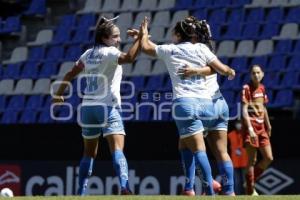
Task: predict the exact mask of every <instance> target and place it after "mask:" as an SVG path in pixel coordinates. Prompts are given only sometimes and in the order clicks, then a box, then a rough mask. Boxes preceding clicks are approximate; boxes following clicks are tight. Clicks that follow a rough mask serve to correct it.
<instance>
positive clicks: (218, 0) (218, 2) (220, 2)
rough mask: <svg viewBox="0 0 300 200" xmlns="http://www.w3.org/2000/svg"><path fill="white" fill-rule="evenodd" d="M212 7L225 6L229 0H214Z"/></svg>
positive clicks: (227, 5) (228, 3)
mask: <svg viewBox="0 0 300 200" xmlns="http://www.w3.org/2000/svg"><path fill="white" fill-rule="evenodd" d="M213 2H214V4H213V7H215V8H226V7H229V6H230V5H231V0H214V1H213Z"/></svg>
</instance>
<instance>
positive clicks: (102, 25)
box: [95, 17, 116, 45]
mask: <svg viewBox="0 0 300 200" xmlns="http://www.w3.org/2000/svg"><path fill="white" fill-rule="evenodd" d="M114 26H116V25H115V24H114V23H113V22H112V21H111V20H108V19H106V18H105V17H101V18H100V20H99V21H98V22H97V25H96V30H95V45H98V44H105V43H104V42H103V40H102V39H103V38H108V37H109V36H110V35H111V34H112V29H113V27H114Z"/></svg>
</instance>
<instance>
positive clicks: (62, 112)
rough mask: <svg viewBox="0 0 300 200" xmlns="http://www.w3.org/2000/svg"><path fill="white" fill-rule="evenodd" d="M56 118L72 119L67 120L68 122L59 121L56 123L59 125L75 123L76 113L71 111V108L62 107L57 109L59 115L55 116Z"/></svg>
mask: <svg viewBox="0 0 300 200" xmlns="http://www.w3.org/2000/svg"><path fill="white" fill-rule="evenodd" d="M55 109H56V108H55ZM55 116H57V117H59V118H69V117H70V119H66V120H65V119H62V120H57V121H56V122H58V123H72V122H75V115H74V112H73V111H72V110H70V108H69V107H67V106H60V107H59V108H57V115H55Z"/></svg>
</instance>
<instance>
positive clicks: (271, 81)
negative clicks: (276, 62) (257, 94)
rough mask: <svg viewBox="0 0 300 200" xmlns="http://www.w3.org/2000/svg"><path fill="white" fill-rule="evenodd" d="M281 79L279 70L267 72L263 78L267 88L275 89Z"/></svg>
mask: <svg viewBox="0 0 300 200" xmlns="http://www.w3.org/2000/svg"><path fill="white" fill-rule="evenodd" d="M279 81H280V73H278V72H269V73H265V77H264V78H263V84H264V85H265V87H266V88H271V89H273V88H274V87H275V86H276V85H278V84H279Z"/></svg>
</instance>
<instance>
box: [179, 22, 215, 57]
mask: <svg viewBox="0 0 300 200" xmlns="http://www.w3.org/2000/svg"><path fill="white" fill-rule="evenodd" d="M184 21H186V22H187V23H192V24H194V25H195V36H196V38H197V41H198V42H200V43H203V44H206V45H207V46H208V48H209V49H210V50H211V51H214V48H213V44H212V35H211V31H210V26H209V24H208V23H207V22H206V20H198V19H197V18H196V17H194V16H189V17H186V18H185V20H184Z"/></svg>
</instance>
